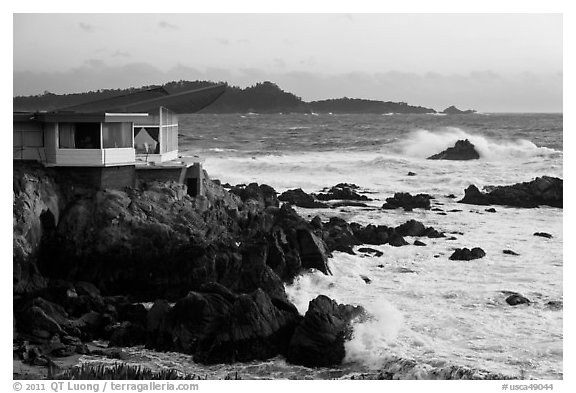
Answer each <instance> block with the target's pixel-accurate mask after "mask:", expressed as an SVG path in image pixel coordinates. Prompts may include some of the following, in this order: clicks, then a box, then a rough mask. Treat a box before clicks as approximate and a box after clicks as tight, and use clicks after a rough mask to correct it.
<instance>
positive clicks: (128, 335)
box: [108, 321, 146, 347]
mask: <svg viewBox="0 0 576 393" xmlns="http://www.w3.org/2000/svg"><path fill="white" fill-rule="evenodd" d="M144 343H146V330H145V328H144V326H142V325H137V324H133V323H132V322H128V321H125V322H122V323H120V324H117V325H115V326H114V327H113V328H112V332H111V335H110V341H109V344H108V345H109V346H111V347H134V346H136V345H142V344H144Z"/></svg>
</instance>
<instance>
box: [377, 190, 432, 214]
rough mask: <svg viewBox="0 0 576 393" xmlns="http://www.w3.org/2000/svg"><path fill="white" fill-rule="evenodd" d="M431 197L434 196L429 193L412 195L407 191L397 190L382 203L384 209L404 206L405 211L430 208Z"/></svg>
mask: <svg viewBox="0 0 576 393" xmlns="http://www.w3.org/2000/svg"><path fill="white" fill-rule="evenodd" d="M430 199H433V198H432V196H430V195H428V194H418V195H414V196H412V195H410V194H409V193H407V192H397V193H395V194H394V196H393V197H391V198H386V203H385V204H384V205H382V209H397V208H399V207H401V208H403V209H404V210H405V211H412V210H413V209H416V208H420V209H426V210H429V209H430Z"/></svg>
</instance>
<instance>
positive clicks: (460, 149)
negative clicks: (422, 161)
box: [428, 139, 480, 161]
mask: <svg viewBox="0 0 576 393" xmlns="http://www.w3.org/2000/svg"><path fill="white" fill-rule="evenodd" d="M479 158H480V154H478V152H477V151H476V148H475V147H474V145H473V144H472V143H471V142H470V141H469V140H468V139H464V140H459V141H457V142H456V144H455V145H454V147H449V148H448V149H446V150H444V151H443V152H440V153H438V154H434V155H433V156H430V157H428V159H429V160H460V161H462V160H477V159H479Z"/></svg>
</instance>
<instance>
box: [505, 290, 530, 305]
mask: <svg viewBox="0 0 576 393" xmlns="http://www.w3.org/2000/svg"><path fill="white" fill-rule="evenodd" d="M506 303H508V304H509V305H511V306H517V305H519V304H530V300H528V299H527V298H525V297H524V296H522V295H520V294H519V293H514V294H512V295H510V296H508V297H507V298H506Z"/></svg>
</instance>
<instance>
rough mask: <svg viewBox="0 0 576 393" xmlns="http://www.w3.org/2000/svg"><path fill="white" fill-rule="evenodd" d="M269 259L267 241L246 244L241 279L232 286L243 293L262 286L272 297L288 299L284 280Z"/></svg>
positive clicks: (240, 273)
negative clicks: (268, 262) (269, 262)
mask: <svg viewBox="0 0 576 393" xmlns="http://www.w3.org/2000/svg"><path fill="white" fill-rule="evenodd" d="M267 261H268V246H267V244H266V243H263V242H261V243H251V244H244V246H243V252H242V266H241V268H240V272H239V280H238V283H237V285H235V286H232V287H233V289H234V290H235V291H238V292H242V293H251V292H253V291H255V290H256V289H258V288H261V289H262V290H263V291H265V292H266V293H267V294H268V296H270V297H273V298H278V299H286V298H287V297H286V292H285V290H284V285H283V284H282V280H281V279H280V277H279V276H278V275H277V274H276V273H275V272H274V270H273V269H272V268H271V267H270V266H269V265H268V264H267ZM318 270H320V269H318Z"/></svg>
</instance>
